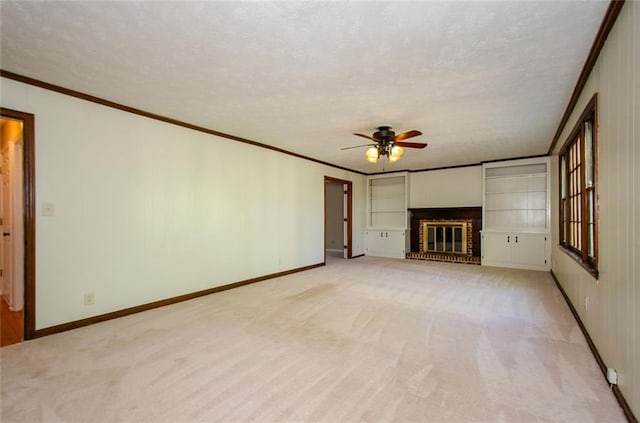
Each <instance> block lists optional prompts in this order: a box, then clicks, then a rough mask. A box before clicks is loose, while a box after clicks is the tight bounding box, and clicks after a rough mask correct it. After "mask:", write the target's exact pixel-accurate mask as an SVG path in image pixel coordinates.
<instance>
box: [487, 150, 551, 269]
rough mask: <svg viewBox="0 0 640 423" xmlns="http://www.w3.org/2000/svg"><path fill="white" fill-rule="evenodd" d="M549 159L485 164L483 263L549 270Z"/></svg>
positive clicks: (541, 158)
mask: <svg viewBox="0 0 640 423" xmlns="http://www.w3.org/2000/svg"><path fill="white" fill-rule="evenodd" d="M549 165H550V159H549V157H540V158H532V159H521V160H509V161H503V162H493V163H485V164H483V201H482V227H483V229H482V235H481V240H482V265H485V266H497V267H511V268H520V269H531V270H544V271H548V270H550V269H551V256H550V254H551V248H550V245H551V233H550V221H551V208H550V198H551V197H550V184H549V175H550V172H549Z"/></svg>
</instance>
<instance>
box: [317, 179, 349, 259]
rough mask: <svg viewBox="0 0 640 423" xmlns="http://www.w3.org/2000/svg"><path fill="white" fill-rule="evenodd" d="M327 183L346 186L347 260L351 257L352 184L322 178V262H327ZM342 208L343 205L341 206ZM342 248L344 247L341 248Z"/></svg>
mask: <svg viewBox="0 0 640 423" xmlns="http://www.w3.org/2000/svg"><path fill="white" fill-rule="evenodd" d="M327 182H335V183H338V184H342V185H343V186H344V185H346V186H347V192H346V194H347V258H348V259H350V258H352V257H353V245H352V244H353V182H352V181H347V180H346V179H339V178H334V177H332V176H326V175H325V177H324V244H323V245H322V249H323V251H324V262H325V263H326V262H327V250H326V245H327ZM343 207H344V205H343ZM343 248H344V246H343Z"/></svg>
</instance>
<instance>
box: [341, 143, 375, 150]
mask: <svg viewBox="0 0 640 423" xmlns="http://www.w3.org/2000/svg"><path fill="white" fill-rule="evenodd" d="M372 145H377V144H362V145H354V146H352V147H343V148H341V149H340V150H351V149H352V148H360V147H369V146H372Z"/></svg>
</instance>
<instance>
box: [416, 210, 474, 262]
mask: <svg viewBox="0 0 640 423" xmlns="http://www.w3.org/2000/svg"><path fill="white" fill-rule="evenodd" d="M410 212H411V251H410V252H409V253H407V254H406V256H407V258H410V259H418V260H434V261H447V262H456V263H472V264H480V229H481V224H482V223H481V222H482V208H481V207H456V208H433V209H410Z"/></svg>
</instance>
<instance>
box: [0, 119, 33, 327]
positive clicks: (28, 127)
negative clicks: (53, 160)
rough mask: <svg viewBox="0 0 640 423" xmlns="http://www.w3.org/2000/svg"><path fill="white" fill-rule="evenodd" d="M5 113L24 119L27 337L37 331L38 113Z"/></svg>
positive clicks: (25, 316) (23, 192)
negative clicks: (36, 177)
mask: <svg viewBox="0 0 640 423" xmlns="http://www.w3.org/2000/svg"><path fill="white" fill-rule="evenodd" d="M0 115H2V116H3V117H7V118H11V119H16V120H20V121H22V145H23V166H22V172H23V176H22V178H23V181H22V195H23V202H24V204H23V213H24V243H25V245H24V312H23V316H24V322H23V323H24V339H25V340H26V339H33V338H34V337H35V333H36V247H35V246H36V183H35V174H36V172H35V116H34V115H33V114H31V113H24V112H19V111H16V110H11V109H5V108H4V107H2V108H0Z"/></svg>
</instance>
